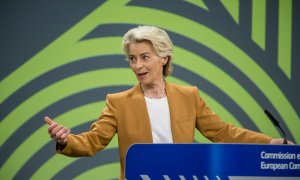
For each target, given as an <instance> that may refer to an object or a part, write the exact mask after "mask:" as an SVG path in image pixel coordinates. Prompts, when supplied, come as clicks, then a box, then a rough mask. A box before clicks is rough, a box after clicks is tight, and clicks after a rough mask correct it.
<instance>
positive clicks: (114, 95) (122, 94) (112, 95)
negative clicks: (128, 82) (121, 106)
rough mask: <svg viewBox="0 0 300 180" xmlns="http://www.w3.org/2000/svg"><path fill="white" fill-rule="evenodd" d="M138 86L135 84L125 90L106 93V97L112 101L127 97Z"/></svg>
mask: <svg viewBox="0 0 300 180" xmlns="http://www.w3.org/2000/svg"><path fill="white" fill-rule="evenodd" d="M138 88H139V86H138V85H135V86H133V87H132V88H130V89H128V90H125V91H121V92H117V93H109V94H107V96H106V99H107V100H112V101H120V100H123V99H127V98H128V97H131V96H132V95H133V94H134V93H135V92H136V91H137V90H138Z"/></svg>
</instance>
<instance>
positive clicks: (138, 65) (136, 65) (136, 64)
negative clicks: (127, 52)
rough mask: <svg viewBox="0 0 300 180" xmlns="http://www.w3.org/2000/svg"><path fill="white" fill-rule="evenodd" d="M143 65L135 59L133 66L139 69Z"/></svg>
mask: <svg viewBox="0 0 300 180" xmlns="http://www.w3.org/2000/svg"><path fill="white" fill-rule="evenodd" d="M143 66H144V64H143V63H142V61H141V60H137V61H136V63H135V67H136V68H137V69H140V68H142V67H143Z"/></svg>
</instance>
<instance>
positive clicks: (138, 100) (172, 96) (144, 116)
mask: <svg viewBox="0 0 300 180" xmlns="http://www.w3.org/2000/svg"><path fill="white" fill-rule="evenodd" d="M172 86H173V85H172V84H170V83H168V82H167V81H166V94H167V98H168V104H169V111H170V121H171V130H172V137H173V142H174V143H176V142H177V136H176V127H177V119H176V117H178V113H180V111H175V110H174V105H175V103H176V102H175V101H176V91H174V88H172ZM131 95H132V97H133V98H132V99H133V101H134V102H133V104H134V107H136V108H134V111H136V115H137V117H138V118H139V119H140V120H143V121H145V128H146V129H145V131H147V133H149V134H150V137H151V142H153V139H152V132H151V124H150V118H149V114H148V111H147V106H146V102H145V98H144V94H143V91H142V89H141V86H140V84H137V85H135V86H134V87H133V89H132V94H131Z"/></svg>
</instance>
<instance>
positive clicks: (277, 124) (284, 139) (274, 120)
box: [264, 109, 287, 144]
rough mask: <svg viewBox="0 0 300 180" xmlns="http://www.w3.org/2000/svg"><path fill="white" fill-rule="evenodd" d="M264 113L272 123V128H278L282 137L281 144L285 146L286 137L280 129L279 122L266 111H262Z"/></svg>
mask: <svg viewBox="0 0 300 180" xmlns="http://www.w3.org/2000/svg"><path fill="white" fill-rule="evenodd" d="M264 112H265V113H266V115H267V116H268V118H269V119H270V120H271V121H272V122H273V124H274V126H276V127H278V128H279V129H280V131H281V133H282V135H283V144H287V139H286V135H285V132H284V131H283V129H282V128H281V127H280V125H279V122H278V121H277V119H275V117H274V116H273V115H272V114H271V113H270V112H269V111H268V110H266V109H265V110H264Z"/></svg>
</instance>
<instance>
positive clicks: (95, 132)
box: [56, 95, 117, 157]
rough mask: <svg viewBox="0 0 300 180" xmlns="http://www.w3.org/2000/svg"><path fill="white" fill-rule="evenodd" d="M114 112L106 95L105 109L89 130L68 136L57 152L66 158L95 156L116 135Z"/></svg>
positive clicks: (57, 148) (57, 147)
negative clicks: (65, 142) (64, 144)
mask: <svg viewBox="0 0 300 180" xmlns="http://www.w3.org/2000/svg"><path fill="white" fill-rule="evenodd" d="M115 112H116V110H115V108H114V105H113V102H112V100H110V95H107V97H106V107H105V108H104V109H103V111H102V114H101V116H100V117H99V118H98V120H97V121H96V122H94V123H93V124H92V125H91V127H90V130H89V131H87V132H84V133H82V134H78V135H75V134H70V135H69V136H68V140H67V144H66V146H65V147H64V148H63V149H62V150H60V148H59V145H57V146H56V150H57V152H58V153H61V154H64V155H66V156H72V157H81V156H92V155H95V154H96V153H97V152H98V151H100V150H102V149H104V148H105V147H106V146H107V145H108V144H109V142H110V141H111V139H112V138H113V137H114V135H115V134H116V129H117V123H116V115H115Z"/></svg>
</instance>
